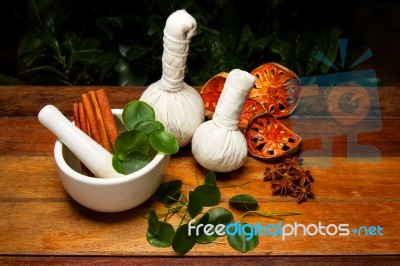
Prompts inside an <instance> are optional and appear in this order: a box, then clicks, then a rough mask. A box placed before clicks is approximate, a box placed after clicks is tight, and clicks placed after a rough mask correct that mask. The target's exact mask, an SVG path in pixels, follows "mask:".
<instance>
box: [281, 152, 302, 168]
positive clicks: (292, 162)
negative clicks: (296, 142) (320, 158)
mask: <svg viewBox="0 0 400 266" xmlns="http://www.w3.org/2000/svg"><path fill="white" fill-rule="evenodd" d="M283 163H284V164H285V165H286V166H287V167H288V168H291V167H300V166H301V165H302V163H303V158H299V157H298V156H297V155H295V156H293V157H291V158H285V159H283Z"/></svg>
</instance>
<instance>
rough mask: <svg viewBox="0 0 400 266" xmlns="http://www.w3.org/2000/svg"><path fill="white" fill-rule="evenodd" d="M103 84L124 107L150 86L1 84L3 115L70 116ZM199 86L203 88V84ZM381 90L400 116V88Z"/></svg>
mask: <svg viewBox="0 0 400 266" xmlns="http://www.w3.org/2000/svg"><path fill="white" fill-rule="evenodd" d="M99 88H104V89H105V90H106V92H107V95H108V96H109V98H110V104H111V106H112V108H123V107H124V106H125V105H126V104H127V103H128V102H129V101H130V100H134V99H138V98H139V97H140V95H141V94H142V93H143V91H144V89H146V87H143V86H142V87H128V86H127V87H116V86H103V87H95V86H93V87H91V86H84V87H73V86H0V106H2V108H1V110H0V116H21V117H23V116H36V115H37V113H38V112H39V110H40V109H41V108H42V107H43V106H44V105H46V104H53V105H55V106H57V107H58V108H60V110H61V111H62V112H63V113H64V114H65V115H68V116H70V115H72V103H73V102H76V101H80V97H81V94H82V93H84V92H87V91H89V90H96V89H99ZM195 88H196V89H200V88H201V87H200V86H197V87H195ZM377 90H378V93H379V107H380V110H381V114H382V119H391V118H394V119H398V118H399V114H400V91H399V89H398V88H397V87H379V88H378V89H377ZM314 94H315V93H314ZM309 95H310V91H309V90H308V89H307V88H305V89H303V90H302V92H301V95H300V97H303V98H305V97H307V96H309ZM311 95H312V93H311ZM300 107H301V106H300ZM315 108H318V106H315ZM312 113H313V112H312V109H311V112H310V114H311V115H312Z"/></svg>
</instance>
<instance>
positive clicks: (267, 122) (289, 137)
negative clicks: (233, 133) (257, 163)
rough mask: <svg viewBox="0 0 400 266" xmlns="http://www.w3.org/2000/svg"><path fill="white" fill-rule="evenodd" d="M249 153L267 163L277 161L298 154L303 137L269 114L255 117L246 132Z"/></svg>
mask: <svg viewBox="0 0 400 266" xmlns="http://www.w3.org/2000/svg"><path fill="white" fill-rule="evenodd" d="M244 135H245V138H246V141H247V149H248V152H249V153H250V154H251V155H252V156H254V157H257V158H260V159H263V160H265V161H277V160H281V159H284V158H286V157H290V156H292V155H294V154H296V153H297V152H298V151H299V149H300V144H301V137H300V136H299V135H297V134H295V133H294V132H293V131H291V130H290V129H289V128H287V127H286V126H284V125H283V124H282V123H281V122H280V121H279V120H278V119H276V118H275V117H274V116H273V115H271V114H269V113H264V114H260V115H258V116H255V117H253V119H252V121H251V122H250V123H249V125H248V127H247V128H246V130H245V133H244Z"/></svg>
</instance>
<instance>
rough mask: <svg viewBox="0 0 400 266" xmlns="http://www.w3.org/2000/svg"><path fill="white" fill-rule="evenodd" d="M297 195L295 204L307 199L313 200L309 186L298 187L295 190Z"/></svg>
mask: <svg viewBox="0 0 400 266" xmlns="http://www.w3.org/2000/svg"><path fill="white" fill-rule="evenodd" d="M295 192H296V194H297V202H298V203H300V202H303V201H307V200H308V198H314V197H315V194H314V193H312V192H311V184H308V185H305V186H304V185H299V186H297V187H296V190H295Z"/></svg>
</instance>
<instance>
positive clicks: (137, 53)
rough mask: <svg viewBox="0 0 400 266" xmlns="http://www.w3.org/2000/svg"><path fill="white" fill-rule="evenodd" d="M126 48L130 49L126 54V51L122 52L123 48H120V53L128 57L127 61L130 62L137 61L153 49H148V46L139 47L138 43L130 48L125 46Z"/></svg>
mask: <svg viewBox="0 0 400 266" xmlns="http://www.w3.org/2000/svg"><path fill="white" fill-rule="evenodd" d="M124 48H125V49H126V48H128V49H127V50H126V52H125V54H123V52H124V50H121V49H122V47H120V52H121V54H122V55H123V56H125V57H126V59H128V61H133V60H136V59H138V58H139V57H141V56H143V55H145V54H147V53H149V52H151V51H152V49H153V47H151V46H149V47H146V46H142V45H139V44H137V43H131V44H129V46H128V47H126V46H125V47H124Z"/></svg>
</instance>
